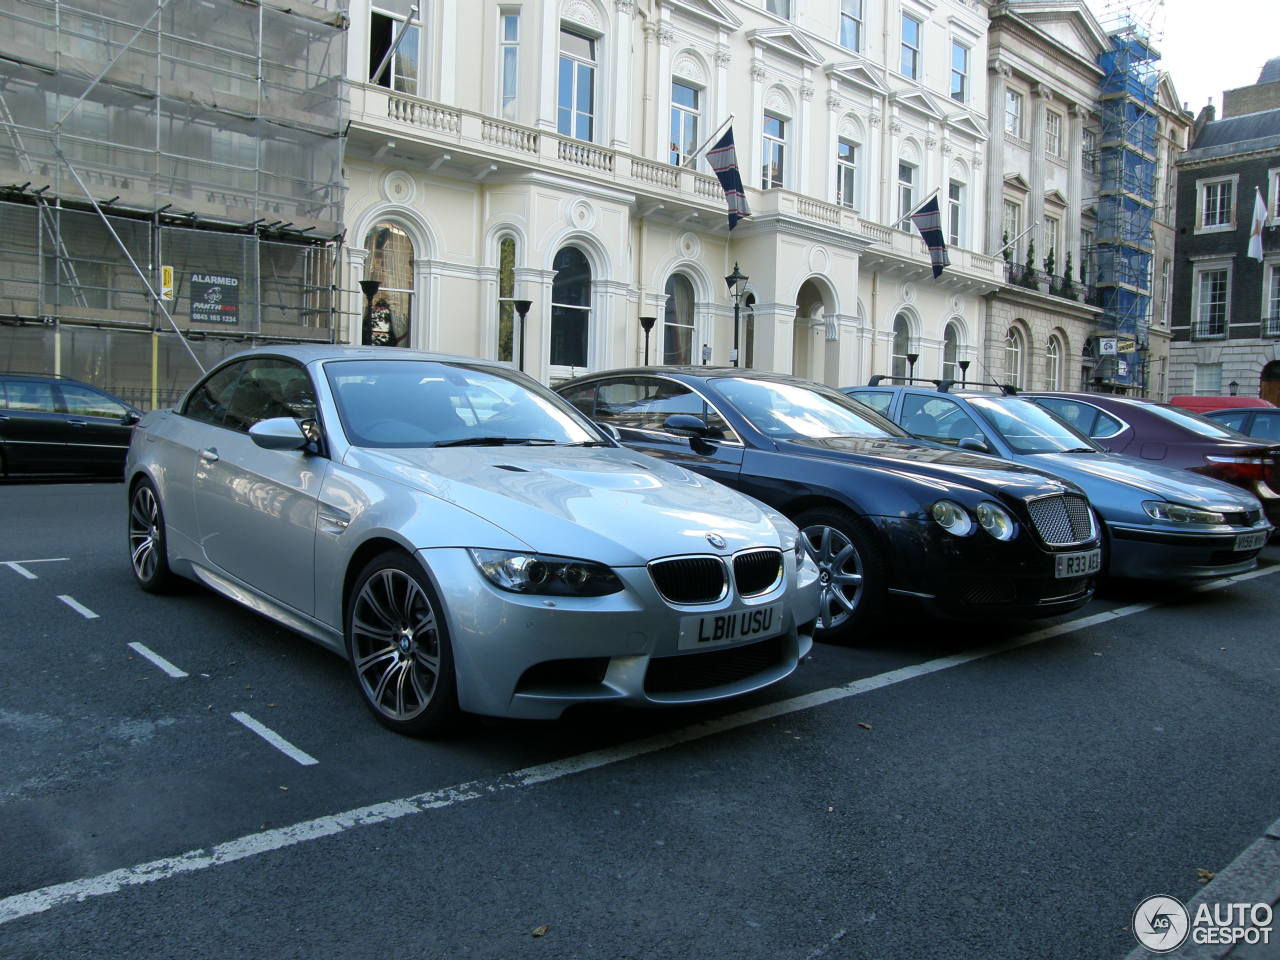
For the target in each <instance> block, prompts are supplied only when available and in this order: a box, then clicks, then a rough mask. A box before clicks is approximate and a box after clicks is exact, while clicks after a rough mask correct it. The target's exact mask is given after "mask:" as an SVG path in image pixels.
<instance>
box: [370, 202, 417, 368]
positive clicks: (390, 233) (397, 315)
mask: <svg viewBox="0 0 1280 960" xmlns="http://www.w3.org/2000/svg"><path fill="white" fill-rule="evenodd" d="M364 245H365V249H366V250H368V251H369V261H368V263H367V264H366V266H365V271H364V273H365V279H366V280H377V281H378V283H379V284H381V286H379V287H378V292H377V293H375V294H374V295H373V302H372V303H371V304H369V305H368V307H367V308H366V313H367V316H365V318H364V325H363V329H362V332H361V336H360V342H361V343H362V344H364V345H365V346H377V347H407V346H409V339H410V337H409V335H410V333H411V326H412V319H413V241H412V240H410V239H409V235H408V234H407V233H405V231H404V228H402V227H400V226H397V225H396V224H394V223H391V222H390V221H385V220H384V221H383V222H381V223H378V224H375V225H374V228H373V229H372V230H370V231H369V235H368V236H367V237H365V241H364Z"/></svg>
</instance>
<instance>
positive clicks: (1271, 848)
mask: <svg viewBox="0 0 1280 960" xmlns="http://www.w3.org/2000/svg"><path fill="white" fill-rule="evenodd" d="M1202 903H1204V904H1208V905H1209V909H1210V910H1211V911H1212V910H1213V909H1214V907H1215V905H1219V906H1220V908H1221V909H1225V907H1221V905H1225V904H1250V905H1252V904H1256V903H1267V904H1270V905H1271V910H1272V922H1271V926H1270V935H1269V936H1268V937H1266V938H1265V939H1266V940H1267V941H1269V942H1263V937H1262V936H1261V933H1262V931H1259V939H1258V942H1257V943H1247V942H1244V941H1241V942H1238V943H1235V944H1209V943H1195V942H1194V939H1195V937H1194V935H1192V936H1188V937H1187V940H1186V942H1185V943H1184V944H1183V945H1182V946H1181V947H1179V948H1178V949H1177V950H1174V951H1171V952H1168V953H1156V952H1154V951H1152V950H1148V949H1146V948H1145V947H1141V946H1139V947H1137V948H1135V949H1134V950H1133V952H1131V953H1130V954H1129V955H1128V956H1127V957H1126V958H1125V960H1147V958H1150V957H1154V956H1160V957H1168V958H1171V960H1280V922H1277V920H1280V820H1277V821H1276V822H1275V823H1273V824H1272V825H1271V826H1270V827H1268V828H1267V832H1266V833H1264V834H1263V835H1262V836H1261V837H1259V838H1258V839H1257V840H1256V841H1254V842H1253V843H1252V844H1250V845H1249V846H1248V847H1247V848H1246V849H1245V851H1244V852H1243V853H1241V854H1240V856H1238V857H1236V858H1235V860H1233V861H1231V863H1230V864H1228V865H1227V866H1226V867H1225V868H1224V869H1222V870H1219V871H1218V872H1217V873H1216V874H1215V875H1214V877H1213V879H1212V880H1210V881H1209V883H1208V884H1207V885H1206V886H1205V888H1204V889H1203V890H1202V891H1201V892H1200V893H1199V894H1197V895H1196V896H1195V897H1194V898H1193V899H1191V900H1190V901H1188V902H1187V904H1186V907H1187V913H1188V914H1189V915H1190V916H1191V917H1195V915H1196V911H1197V910H1198V909H1199V907H1200V905H1201V904H1202Z"/></svg>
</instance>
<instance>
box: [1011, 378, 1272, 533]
mask: <svg viewBox="0 0 1280 960" xmlns="http://www.w3.org/2000/svg"><path fill="white" fill-rule="evenodd" d="M1019 396H1022V397H1026V398H1028V399H1030V400H1034V401H1035V402H1036V403H1038V404H1040V405H1041V406H1043V407H1045V408H1046V409H1048V410H1051V411H1052V412H1053V413H1056V414H1057V415H1058V416H1059V417H1061V418H1062V419H1063V420H1065V421H1067V423H1069V424H1071V425H1072V426H1073V427H1075V428H1076V429H1077V430H1079V431H1080V432H1081V433H1084V434H1086V435H1088V436H1089V437H1091V438H1093V439H1094V440H1095V441H1097V442H1098V443H1099V444H1100V445H1102V446H1103V447H1105V448H1106V449H1107V450H1110V451H1111V452H1112V453H1123V454H1126V455H1127V456H1130V457H1141V458H1142V459H1143V460H1152V461H1155V462H1156V463H1163V464H1165V465H1166V466H1170V467H1183V468H1185V469H1187V470H1194V471H1195V472H1196V473H1203V474H1205V475H1206V476H1210V477H1216V478H1217V479H1219V480H1225V481H1226V482H1227V483H1234V484H1235V485H1236V486H1237V487H1243V488H1244V489H1245V490H1248V491H1249V492H1250V493H1252V494H1253V495H1254V496H1255V497H1257V498H1258V499H1259V500H1260V501H1262V508H1263V510H1265V511H1266V514H1267V519H1268V520H1270V521H1271V523H1272V524H1276V525H1278V526H1280V443H1268V442H1267V441H1265V440H1259V439H1258V438H1257V437H1247V436H1245V435H1244V434H1243V433H1241V432H1240V431H1238V430H1233V429H1232V428H1231V427H1228V426H1227V425H1226V424H1223V423H1218V422H1217V421H1215V420H1210V419H1209V418H1208V417H1202V416H1200V415H1199V414H1198V413H1192V412H1191V411H1189V410H1183V409H1182V408H1180V407H1175V406H1171V405H1169V404H1165V403H1156V402H1154V401H1152V400H1142V399H1139V398H1137V397H1119V396H1114V395H1112V394H1107V393H1020V394H1019Z"/></svg>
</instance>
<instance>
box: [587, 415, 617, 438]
mask: <svg viewBox="0 0 1280 960" xmlns="http://www.w3.org/2000/svg"><path fill="white" fill-rule="evenodd" d="M591 422H592V423H594V424H595V425H596V426H597V427H599V428H600V432H601V433H603V434H604V435H605V436H607V437H608V438H609V439H610V440H612V441H614V443H621V442H622V434H621V433H620V432H619V431H618V428H617V427H615V426H614V425H613V424H612V423H603V422H601V421H599V420H592V421H591Z"/></svg>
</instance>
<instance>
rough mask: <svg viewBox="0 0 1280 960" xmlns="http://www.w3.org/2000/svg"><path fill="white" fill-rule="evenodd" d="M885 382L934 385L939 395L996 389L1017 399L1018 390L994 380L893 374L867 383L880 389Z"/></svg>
mask: <svg viewBox="0 0 1280 960" xmlns="http://www.w3.org/2000/svg"><path fill="white" fill-rule="evenodd" d="M883 380H894V381H897V382H900V383H932V384H933V385H934V386H935V387H937V388H938V392H939V393H949V392H950V391H951V388H952V387H957V386H958V387H960V388H961V389H964V388H966V387H995V388H996V389H997V390H999V391H1000V393H1001V395H1003V396H1006V397H1016V396H1017V395H1018V388H1017V387H1015V386H1014V385H1013V384H1011V383H996V382H995V381H994V380H992V381H991V382H990V383H984V382H983V381H981V380H934V379H933V378H931V377H895V376H894V375H893V374H891V373H877V374H876V375H875V376H874V377H872V378H871V379H870V380H868V381H867V386H868V387H878V386H880V383H881V381H883Z"/></svg>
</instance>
